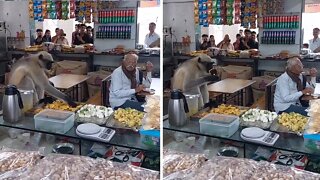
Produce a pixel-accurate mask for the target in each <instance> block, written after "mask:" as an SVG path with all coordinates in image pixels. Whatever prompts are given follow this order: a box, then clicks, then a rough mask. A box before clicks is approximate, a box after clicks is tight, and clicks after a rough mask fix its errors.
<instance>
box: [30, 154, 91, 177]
mask: <svg viewBox="0 0 320 180" xmlns="http://www.w3.org/2000/svg"><path fill="white" fill-rule="evenodd" d="M94 163H95V162H94V159H92V158H89V157H84V156H71V155H59V154H50V155H48V156H46V157H45V158H43V159H42V160H41V161H40V162H39V163H38V164H37V165H35V166H34V167H32V168H31V169H30V171H29V172H27V173H28V178H26V179H28V180H29V179H30V180H33V179H52V180H59V179H70V180H71V179H85V177H86V176H87V174H88V173H89V172H90V170H91V169H92V168H93V167H94V165H95V164H94ZM66 177H68V178H66Z"/></svg>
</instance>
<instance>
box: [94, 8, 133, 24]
mask: <svg viewBox="0 0 320 180" xmlns="http://www.w3.org/2000/svg"><path fill="white" fill-rule="evenodd" d="M134 19H135V11H134V10H113V11H99V18H98V21H99V23H103V24H107V23H134Z"/></svg>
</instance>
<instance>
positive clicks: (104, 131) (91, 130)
mask: <svg viewBox="0 0 320 180" xmlns="http://www.w3.org/2000/svg"><path fill="white" fill-rule="evenodd" d="M76 133H77V135H78V136H80V137H84V138H88V139H93V140H98V141H102V142H109V141H110V140H111V139H112V137H113V136H114V134H115V133H116V131H115V130H113V129H110V128H106V127H101V126H98V125H96V124H93V123H85V124H80V125H79V126H78V127H77V130H76Z"/></svg>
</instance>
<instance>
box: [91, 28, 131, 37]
mask: <svg viewBox="0 0 320 180" xmlns="http://www.w3.org/2000/svg"><path fill="white" fill-rule="evenodd" d="M96 37H97V38H98V39H131V26H99V27H98V31H97V32H96Z"/></svg>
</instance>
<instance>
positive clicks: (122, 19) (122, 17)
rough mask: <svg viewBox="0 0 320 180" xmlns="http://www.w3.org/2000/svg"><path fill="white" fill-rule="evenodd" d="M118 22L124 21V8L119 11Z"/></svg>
mask: <svg viewBox="0 0 320 180" xmlns="http://www.w3.org/2000/svg"><path fill="white" fill-rule="evenodd" d="M120 22H121V23H124V10H121V13H120Z"/></svg>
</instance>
